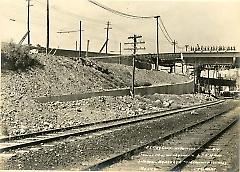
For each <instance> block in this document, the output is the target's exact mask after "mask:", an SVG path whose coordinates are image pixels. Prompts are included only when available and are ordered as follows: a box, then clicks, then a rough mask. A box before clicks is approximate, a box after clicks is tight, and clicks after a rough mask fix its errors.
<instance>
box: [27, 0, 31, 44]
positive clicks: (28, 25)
mask: <svg viewBox="0 0 240 172" xmlns="http://www.w3.org/2000/svg"><path fill="white" fill-rule="evenodd" d="M27 1H28V8H27V9H28V10H27V11H28V17H27V30H28V45H30V0H27Z"/></svg>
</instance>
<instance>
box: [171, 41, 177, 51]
mask: <svg viewBox="0 0 240 172" xmlns="http://www.w3.org/2000/svg"><path fill="white" fill-rule="evenodd" d="M172 44H173V53H176V45H177V42H176V40H173V42H172Z"/></svg>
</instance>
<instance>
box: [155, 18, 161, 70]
mask: <svg viewBox="0 0 240 172" xmlns="http://www.w3.org/2000/svg"><path fill="white" fill-rule="evenodd" d="M159 17H160V16H155V17H154V18H156V20H157V64H156V67H155V69H156V70H158V66H159V39H158V29H159V27H158V19H159Z"/></svg>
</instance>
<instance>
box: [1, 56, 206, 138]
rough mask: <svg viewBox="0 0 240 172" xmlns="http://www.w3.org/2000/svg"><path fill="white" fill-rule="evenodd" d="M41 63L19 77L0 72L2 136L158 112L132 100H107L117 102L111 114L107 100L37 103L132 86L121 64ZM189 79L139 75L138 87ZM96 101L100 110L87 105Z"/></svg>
mask: <svg viewBox="0 0 240 172" xmlns="http://www.w3.org/2000/svg"><path fill="white" fill-rule="evenodd" d="M37 58H38V59H39V61H40V62H41V63H42V64H44V67H43V68H35V69H31V70H29V71H27V72H19V73H17V72H13V71H2V73H1V117H0V124H1V126H2V129H1V133H2V134H5V135H7V134H10V135H14V134H18V133H27V132H31V131H38V130H42V129H48V128H56V127H60V126H66V125H70V124H72V123H75V122H77V123H86V122H91V121H93V120H95V121H97V120H102V119H104V116H105V117H106V116H107V118H116V117H118V116H119V115H120V116H121V115H122V114H124V113H125V115H131V114H132V115H135V114H136V112H137V113H138V111H139V112H141V111H144V110H154V108H153V109H151V108H148V107H152V105H151V106H148V105H147V103H145V104H146V105H144V106H147V107H144V108H139V107H138V106H139V105H140V104H141V102H143V103H144V101H143V100H138V99H136V100H132V99H131V98H130V97H129V96H126V97H120V98H111V97H108V98H104V99H106V100H108V101H109V102H111V103H113V104H111V103H110V104H108V105H107V107H108V109H107V110H106V108H105V104H101V102H102V101H103V100H102V99H101V98H94V99H89V100H83V101H76V102H73V104H71V103H70V104H69V103H65V104H64V103H59V102H56V103H47V104H40V103H37V102H35V101H34V100H33V98H34V97H38V96H50V95H63V94H75V93H84V92H88V91H98V90H104V89H111V88H120V87H128V86H130V85H131V71H132V69H131V67H128V66H123V65H117V64H104V63H99V64H95V63H93V64H91V65H90V66H86V65H83V64H82V61H81V60H78V59H76V58H66V57H59V56H47V57H46V56H45V55H41V54H40V55H38V57H37ZM188 80H189V78H188V77H186V76H181V75H176V74H168V73H165V72H161V71H147V70H138V69H137V70H136V82H137V85H144V84H146V83H147V84H152V85H157V84H167V83H177V82H178V83H179V82H183V81H188ZM149 99H151V98H149ZM159 99H160V98H159ZM195 99H196V98H194V100H195ZM125 100H127V102H128V103H127V104H125V105H122V104H121V103H119V102H122V101H123V102H124V101H125ZM190 100H192V99H190ZM196 100H197V101H196ZM196 100H195V101H194V102H198V101H202V100H204V98H202V97H201V98H200V99H198V98H197V99H196ZM92 101H94V103H95V104H96V105H97V106H96V107H95V106H89V104H90V103H91V102H92ZM139 101H140V102H139ZM150 101H153V102H155V101H156V100H155V99H152V100H150ZM164 101H165V100H163V99H162V100H159V101H158V103H155V105H154V106H155V107H156V108H162V107H163V102H164ZM166 101H167V100H166ZM106 102H107V101H106ZM98 104H99V105H98ZM99 106H103V109H105V110H104V111H103V112H101V111H100V110H99ZM112 108H113V109H112ZM156 108H155V110H156ZM72 109H73V110H72ZM116 109H117V110H116ZM126 109H128V111H126ZM119 112H121V113H119ZM144 112H145V111H144ZM89 114H92V115H91V117H88V116H89ZM96 114H97V115H96ZM117 114H118V115H117ZM123 116H124V115H123Z"/></svg>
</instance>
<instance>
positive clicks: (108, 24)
mask: <svg viewBox="0 0 240 172" xmlns="http://www.w3.org/2000/svg"><path fill="white" fill-rule="evenodd" d="M109 26H110V22H109V21H108V22H107V27H106V28H105V29H107V38H106V54H107V53H108V40H109V38H108V37H109V29H112V28H111V27H109Z"/></svg>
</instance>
